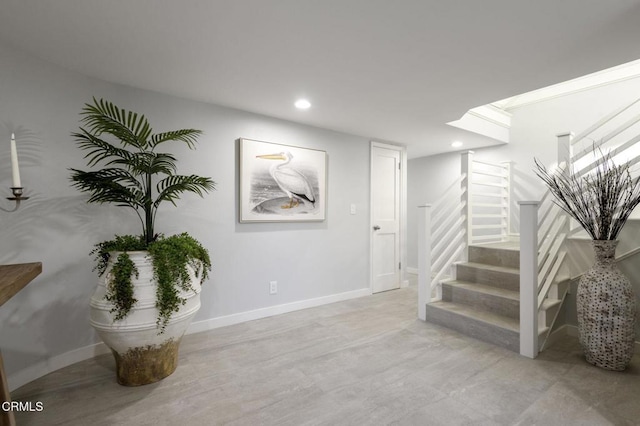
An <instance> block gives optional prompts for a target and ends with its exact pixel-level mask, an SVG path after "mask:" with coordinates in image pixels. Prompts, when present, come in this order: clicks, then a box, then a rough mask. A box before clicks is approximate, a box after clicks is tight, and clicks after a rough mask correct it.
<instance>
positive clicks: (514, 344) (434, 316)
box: [427, 305, 520, 352]
mask: <svg viewBox="0 0 640 426" xmlns="http://www.w3.org/2000/svg"><path fill="white" fill-rule="evenodd" d="M427 321H429V322H432V323H434V324H438V325H441V326H443V327H447V328H450V329H453V330H456V331H458V332H460V333H462V334H464V335H467V336H470V337H473V338H476V339H478V340H482V341H483V342H487V343H492V344H494V345H497V346H501V347H503V348H506V349H509V350H512V351H514V352H519V351H520V336H519V333H516V332H513V331H510V330H506V329H503V328H500V327H497V326H494V325H492V324H487V323H485V322H482V321H478V320H475V319H473V318H469V317H466V316H463V315H458V314H456V313H455V312H451V311H447V310H444V309H439V308H437V307H435V306H432V305H427Z"/></svg>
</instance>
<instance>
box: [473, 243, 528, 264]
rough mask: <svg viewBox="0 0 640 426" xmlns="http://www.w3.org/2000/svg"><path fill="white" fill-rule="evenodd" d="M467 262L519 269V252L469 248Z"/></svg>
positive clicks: (476, 247)
mask: <svg viewBox="0 0 640 426" xmlns="http://www.w3.org/2000/svg"><path fill="white" fill-rule="evenodd" d="M469 262H475V263H484V264H486V265H494V266H506V267H508V268H520V252H519V251H517V250H504V249H495V248H488V247H479V246H471V247H469Z"/></svg>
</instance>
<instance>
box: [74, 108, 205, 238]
mask: <svg viewBox="0 0 640 426" xmlns="http://www.w3.org/2000/svg"><path fill="white" fill-rule="evenodd" d="M81 115H82V116H83V118H82V120H81V122H82V123H84V124H85V126H86V127H80V131H79V132H77V133H73V134H72V136H73V137H75V138H76V141H77V143H78V146H79V147H80V148H81V149H82V150H84V151H86V152H87V154H86V155H85V158H86V159H87V163H88V166H89V167H93V166H97V165H102V166H103V168H102V169H100V170H95V171H83V170H77V169H70V170H71V172H72V175H71V181H72V182H73V183H72V186H74V187H76V188H77V189H79V190H80V191H83V192H88V193H90V194H91V196H90V198H89V200H88V202H89V203H114V204H116V205H118V206H125V207H130V208H132V209H133V210H134V211H135V212H136V214H137V215H138V218H139V219H140V222H141V224H142V230H143V237H144V241H145V243H146V245H149V244H150V243H151V242H153V241H154V240H155V239H156V238H157V235H156V234H155V231H154V224H155V219H156V214H157V212H158V207H159V206H160V204H161V203H162V202H163V201H169V202H171V203H172V204H173V205H176V203H175V202H176V200H177V199H179V197H180V195H181V194H183V193H185V192H192V193H195V194H198V195H200V196H203V195H204V194H205V193H207V192H209V191H210V190H213V189H215V182H213V181H212V180H211V178H208V177H201V176H196V175H189V176H184V175H178V174H176V172H177V169H176V161H177V159H176V157H175V156H174V155H173V154H170V153H166V152H164V153H162V152H156V148H158V147H159V146H160V145H161V144H163V143H164V142H183V143H185V144H186V145H187V146H188V147H189V148H190V149H193V148H194V146H195V143H196V140H197V137H198V136H199V135H201V134H202V131H200V130H195V129H182V130H174V131H168V132H163V133H156V134H154V133H153V130H152V128H151V125H150V124H149V122H148V121H147V119H146V117H145V116H144V115H138V114H137V113H135V112H132V111H126V110H124V109H121V108H118V107H117V106H115V105H114V104H113V103H111V102H108V101H105V100H102V99H100V100H96V99H95V98H94V99H93V104H85V106H84V108H83V109H82V112H81ZM105 135H106V136H109V137H110V138H111V139H114V140H116V141H117V142H118V143H119V146H117V145H116V144H114V143H112V142H110V141H107V140H105V139H104V136H105ZM156 181H157V182H156ZM154 183H155V185H154Z"/></svg>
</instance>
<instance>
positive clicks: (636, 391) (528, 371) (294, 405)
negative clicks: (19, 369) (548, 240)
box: [14, 286, 640, 426]
mask: <svg viewBox="0 0 640 426" xmlns="http://www.w3.org/2000/svg"><path fill="white" fill-rule="evenodd" d="M416 300H417V294H416V288H415V287H413V286H412V287H409V288H406V289H402V290H394V291H390V292H386V293H381V294H377V295H374V296H371V297H365V298H360V299H355V300H350V301H346V302H340V303H334V304H331V305H326V306H322V307H318V308H313V309H307V310H304V311H298V312H293V313H290V314H285V315H280V316H276V317H271V318H265V319H262V320H257V321H251V322H247V323H243V324H238V325H234V326H229V327H225V328H219V329H216V330H212V331H209V332H205V333H199V334H193V335H189V336H185V338H184V339H183V342H182V346H181V352H180V365H179V367H178V369H177V370H176V372H175V373H174V374H173V375H172V376H170V377H168V378H166V379H165V380H163V381H161V382H159V383H155V384H152V385H147V386H142V387H138V388H126V387H122V386H119V385H118V384H116V381H115V377H114V362H113V360H112V358H111V356H110V355H105V356H100V357H97V358H94V359H91V360H87V361H83V362H80V363H77V364H74V365H72V366H69V367H67V368H64V369H61V370H59V371H56V372H54V373H51V374H49V375H47V376H45V377H42V378H40V379H38V380H36V381H34V382H32V383H30V384H28V385H26V386H24V387H22V388H21V389H19V390H17V391H16V392H14V398H15V399H18V400H22V401H32V402H37V401H40V402H42V403H43V405H44V410H43V411H42V412H31V413H18V415H17V424H18V425H20V426H27V425H38V426H42V425H82V426H86V425H91V426H99V425H156V426H159V425H180V426H187V425H217V424H231V425H386V424H397V425H414V424H415V425H465V424H466V425H534V424H535V425H638V424H640V402H639V401H640V356H639V355H636V356H635V357H634V359H633V362H632V365H631V366H630V368H629V369H628V370H627V371H625V372H623V373H615V372H609V371H604V370H601V369H598V368H596V367H593V366H591V365H589V364H587V363H586V362H585V361H584V360H583V358H582V356H581V353H580V349H579V347H578V344H577V342H576V340H575V339H574V338H569V337H568V338H567V339H566V341H563V342H561V343H557V344H555V346H552V347H551V348H550V349H548V350H546V351H545V352H544V353H542V354H541V355H540V356H539V357H538V358H537V359H536V360H530V359H527V358H524V357H521V356H519V355H518V354H516V353H512V352H510V351H508V350H505V349H501V348H498V347H495V346H492V345H490V344H486V343H483V342H480V341H477V340H475V339H472V338H469V337H465V336H463V335H460V334H458V333H456V332H454V331H450V330H448V329H445V328H442V327H439V326H436V325H432V324H427V323H423V322H421V321H419V320H417V319H416Z"/></svg>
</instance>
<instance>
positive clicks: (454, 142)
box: [451, 141, 462, 148]
mask: <svg viewBox="0 0 640 426" xmlns="http://www.w3.org/2000/svg"><path fill="white" fill-rule="evenodd" d="M451 146H452V147H453V148H460V147H461V146H462V142H460V141H453V142H451Z"/></svg>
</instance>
